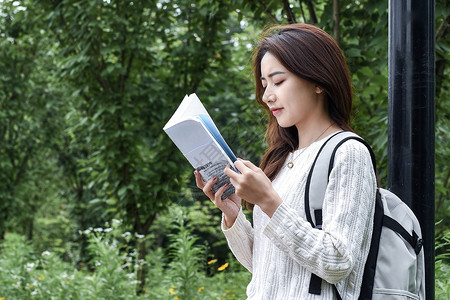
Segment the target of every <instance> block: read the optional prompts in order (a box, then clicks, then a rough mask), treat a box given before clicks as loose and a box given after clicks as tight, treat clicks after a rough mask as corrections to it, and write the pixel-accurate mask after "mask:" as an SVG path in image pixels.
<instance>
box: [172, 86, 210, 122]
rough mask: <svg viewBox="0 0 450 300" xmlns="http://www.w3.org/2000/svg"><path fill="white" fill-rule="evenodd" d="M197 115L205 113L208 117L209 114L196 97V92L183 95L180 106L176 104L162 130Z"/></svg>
mask: <svg viewBox="0 0 450 300" xmlns="http://www.w3.org/2000/svg"><path fill="white" fill-rule="evenodd" d="M197 115H207V116H208V117H209V118H211V117H210V115H209V114H208V111H207V110H206V108H205V107H204V106H203V104H202V102H200V99H198V97H197V95H196V94H190V95H189V96H187V95H186V96H185V97H184V99H183V101H181V104H180V106H178V108H177V110H176V111H175V113H174V114H173V115H172V117H171V118H170V120H169V121H168V122H167V123H166V125H165V126H164V128H163V129H164V130H166V129H167V128H169V127H171V126H173V125H175V124H177V123H179V122H181V121H183V120H186V119H189V118H192V117H195V116H197Z"/></svg>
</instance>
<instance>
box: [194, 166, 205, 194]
mask: <svg viewBox="0 0 450 300" xmlns="http://www.w3.org/2000/svg"><path fill="white" fill-rule="evenodd" d="M194 175H195V183H196V184H197V187H198V188H199V189H201V190H202V189H203V187H204V186H205V182H204V181H203V178H202V175H200V172H199V171H197V170H195V171H194Z"/></svg>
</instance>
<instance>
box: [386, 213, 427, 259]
mask: <svg viewBox="0 0 450 300" xmlns="http://www.w3.org/2000/svg"><path fill="white" fill-rule="evenodd" d="M383 226H385V227H387V228H389V229H391V230H393V231H395V232H397V233H398V234H400V235H401V236H402V238H404V239H405V241H407V242H408V243H409V244H410V245H411V247H413V249H414V252H416V255H419V253H420V250H421V249H422V246H423V241H422V239H420V238H419V236H418V235H417V233H416V232H415V231H414V230H413V232H412V235H411V234H409V232H408V231H407V230H406V229H405V228H404V227H403V226H402V225H401V224H400V223H399V222H397V221H396V220H394V219H392V218H391V217H389V216H386V215H384V216H383Z"/></svg>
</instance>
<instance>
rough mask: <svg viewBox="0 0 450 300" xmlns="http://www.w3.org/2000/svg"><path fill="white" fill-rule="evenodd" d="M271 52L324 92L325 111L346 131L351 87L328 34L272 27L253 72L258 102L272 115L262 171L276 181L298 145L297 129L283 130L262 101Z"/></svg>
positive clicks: (299, 26) (313, 29)
mask: <svg viewBox="0 0 450 300" xmlns="http://www.w3.org/2000/svg"><path fill="white" fill-rule="evenodd" d="M267 52H270V53H271V54H272V55H274V56H275V57H276V58H277V59H278V60H279V61H280V62H281V64H283V66H284V67H285V68H286V69H288V70H289V71H290V72H292V73H293V74H295V75H297V76H298V77H300V78H302V79H304V80H308V81H310V82H312V83H315V84H316V85H318V86H320V87H321V88H322V89H323V92H324V95H325V109H326V110H327V112H328V115H329V116H330V118H331V120H332V121H333V122H335V124H336V125H338V126H339V127H341V128H342V129H344V130H350V131H351V130H352V129H351V127H350V115H351V108H352V87H351V81H350V75H349V71H348V67H347V63H346V61H345V58H344V55H343V53H342V51H341V49H340V48H339V46H338V45H337V43H336V42H335V41H334V40H333V38H332V37H331V36H330V35H328V34H327V33H326V32H325V31H323V30H322V29H320V28H317V27H315V26H312V25H308V24H290V25H285V26H275V27H272V28H270V29H269V30H268V31H266V33H265V34H264V35H263V38H262V40H261V41H260V43H259V45H258V46H257V47H256V49H255V53H254V57H253V71H254V74H255V82H256V100H257V101H258V103H259V104H260V105H261V106H262V107H263V108H264V109H265V111H266V112H267V114H268V116H269V121H268V126H267V131H266V135H265V139H266V142H267V145H268V149H267V152H266V154H265V155H264V157H263V159H262V162H261V165H260V167H261V169H262V170H263V171H264V173H265V174H266V175H267V176H268V177H269V178H270V179H271V180H273V179H274V178H275V176H276V175H277V174H278V172H279V171H280V170H281V168H282V167H283V163H284V161H285V160H286V157H287V155H288V154H289V152H290V151H292V150H294V149H296V148H297V147H298V145H299V141H298V132H297V128H296V127H295V126H292V127H288V128H282V127H281V126H279V125H278V123H277V120H276V119H275V117H274V116H273V114H272V113H271V112H270V110H269V108H268V106H267V105H266V104H265V103H264V102H263V101H262V97H263V94H264V90H263V87H262V84H261V80H260V78H261V60H262V58H263V56H264V55H265V54H266V53H267Z"/></svg>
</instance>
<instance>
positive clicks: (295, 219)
mask: <svg viewBox="0 0 450 300" xmlns="http://www.w3.org/2000/svg"><path fill="white" fill-rule="evenodd" d="M254 73H255V79H256V99H257V101H258V103H259V104H260V105H261V106H263V107H264V109H265V110H266V112H267V113H268V114H269V121H268V127H267V132H266V141H267V144H268V150H267V152H266V153H265V155H264V157H263V159H262V163H261V165H260V167H257V166H255V165H254V164H253V163H251V162H250V161H247V160H241V159H239V160H238V161H237V162H236V163H235V166H236V168H237V169H238V170H239V171H240V174H239V173H236V172H234V171H233V170H232V169H230V168H226V169H225V171H224V172H225V174H226V175H228V176H229V177H230V180H231V183H232V184H233V186H234V187H235V189H236V193H235V194H234V195H232V196H231V197H229V198H227V199H225V200H221V195H222V193H223V191H224V190H225V188H226V186H223V187H222V188H221V189H219V190H218V191H217V192H216V193H215V194H214V193H213V192H212V191H211V187H212V185H213V184H214V182H215V181H216V180H217V179H215V178H213V179H212V180H210V181H208V182H204V181H203V180H202V178H201V176H200V175H199V174H198V172H195V176H196V182H197V186H198V187H199V188H201V189H202V190H203V192H204V193H205V194H206V195H207V196H208V197H209V198H210V199H211V200H212V202H213V203H214V204H215V205H216V206H217V207H218V208H219V209H220V210H221V211H222V212H223V221H222V229H223V232H224V234H225V236H226V238H227V241H228V244H229V246H230V248H231V250H232V252H233V254H234V255H235V256H236V258H237V259H238V260H239V261H240V263H241V264H242V265H243V266H244V267H246V268H247V269H248V270H249V271H250V272H251V273H252V280H251V282H250V284H249V285H248V287H247V296H248V299H270V300H272V299H336V298H337V296H336V293H335V291H334V290H333V286H332V284H334V285H335V286H336V288H337V291H338V292H339V295H340V297H342V299H357V298H358V295H359V290H360V287H361V282H362V278H363V271H364V265H365V261H366V258H367V254H368V252H369V247H370V239H371V232H372V223H373V211H374V203H375V201H374V199H375V193H376V179H375V175H374V170H373V168H372V163H371V159H370V155H369V152H368V151H367V149H366V148H365V146H364V145H362V144H361V143H359V142H357V141H348V142H346V143H344V144H343V145H342V146H341V147H339V149H338V151H337V153H336V156H335V163H334V168H333V170H332V172H331V174H330V178H329V183H328V186H327V190H326V195H325V199H324V203H323V227H322V230H319V229H315V228H312V226H311V225H310V223H309V222H308V221H306V217H305V208H304V194H305V184H306V179H307V175H308V172H309V170H310V168H311V165H312V163H313V160H314V158H315V157H316V155H317V153H318V150H319V149H320V147H321V145H322V144H323V143H324V141H326V139H327V138H328V137H330V136H331V135H332V134H334V133H336V132H338V131H341V130H351V128H350V125H349V121H350V112H351V106H352V90H351V83H350V77H349V72H348V69H347V65H346V62H345V58H344V56H343V54H342V51H341V50H340V49H339V47H338V45H337V44H336V43H335V41H334V40H333V39H332V38H331V37H330V36H329V35H328V34H327V33H325V32H324V31H323V30H321V29H319V28H317V27H314V26H312V25H307V24H293V25H287V26H278V27H275V28H272V29H271V30H270V31H269V33H268V34H266V35H265V36H264V37H263V39H262V40H261V42H260V44H259V46H258V47H257V48H256V51H255V56H254ZM241 199H244V200H245V201H246V202H247V204H250V206H253V226H252V225H251V223H250V222H249V221H248V220H247V219H246V217H245V215H244V214H243V212H242V208H241ZM311 273H314V274H316V275H317V276H319V277H320V278H322V279H324V281H323V283H322V286H321V293H320V295H315V294H311V293H309V283H310V278H311Z"/></svg>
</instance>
